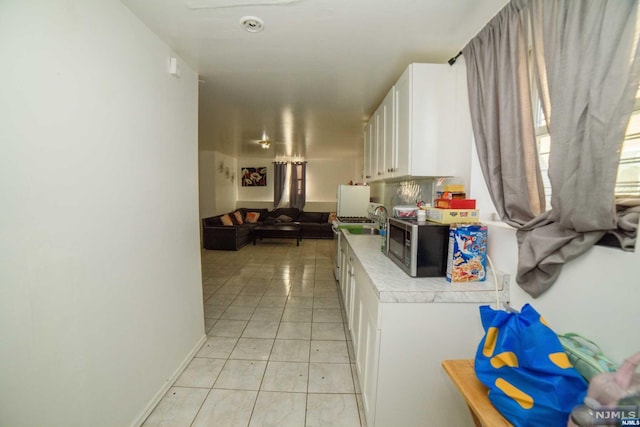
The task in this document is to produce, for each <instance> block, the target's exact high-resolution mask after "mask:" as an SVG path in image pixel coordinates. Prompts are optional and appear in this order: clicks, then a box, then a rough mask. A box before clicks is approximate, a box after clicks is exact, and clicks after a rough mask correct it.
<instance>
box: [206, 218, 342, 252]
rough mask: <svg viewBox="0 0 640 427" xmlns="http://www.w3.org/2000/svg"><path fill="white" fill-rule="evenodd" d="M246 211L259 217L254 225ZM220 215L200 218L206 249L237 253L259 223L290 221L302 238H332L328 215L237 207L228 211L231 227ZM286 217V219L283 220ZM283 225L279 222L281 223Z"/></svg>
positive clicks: (246, 242) (251, 237) (250, 240)
mask: <svg viewBox="0 0 640 427" xmlns="http://www.w3.org/2000/svg"><path fill="white" fill-rule="evenodd" d="M234 212H239V213H240V215H241V216H242V220H243V223H242V224H239V223H238V221H237V220H236V217H235V215H234ZM248 212H257V213H259V214H260V216H259V218H258V220H257V222H256V223H247V222H245V219H246V218H247V213H248ZM223 215H225V214H222V215H216V216H212V217H209V218H203V219H202V242H203V246H204V248H205V249H218V250H228V251H237V250H239V249H241V248H242V247H243V246H245V245H247V244H249V243H250V242H252V241H253V229H254V228H255V227H256V226H257V225H260V224H276V223H286V222H288V218H290V219H291V220H290V222H295V223H297V224H299V225H300V237H301V238H302V239H333V230H332V229H331V223H330V222H329V212H304V211H301V210H299V209H296V208H279V209H275V210H273V211H269V210H268V209H252V208H238V209H236V210H235V211H233V212H229V213H227V214H226V215H229V218H230V219H231V220H232V222H233V225H223V224H222V216H223ZM285 217H286V218H285ZM283 220H284V221H285V222H282V221H283Z"/></svg>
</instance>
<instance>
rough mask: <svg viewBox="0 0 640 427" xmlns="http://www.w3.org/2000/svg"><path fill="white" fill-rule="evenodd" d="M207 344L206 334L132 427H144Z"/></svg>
mask: <svg viewBox="0 0 640 427" xmlns="http://www.w3.org/2000/svg"><path fill="white" fill-rule="evenodd" d="M205 342H207V335H206V334H205V335H203V336H202V338H200V339H199V340H198V342H197V343H196V345H195V346H194V347H193V348H192V349H191V351H190V352H189V354H187V356H186V357H185V358H184V360H183V361H182V363H180V365H178V367H177V368H176V370H175V371H174V372H173V374H172V375H171V377H169V379H168V380H167V381H166V382H165V383H164V384H163V385H162V387H161V388H160V390H158V392H157V393H156V394H155V396H153V399H151V401H150V402H149V403H148V404H147V406H146V408H144V411H142V413H141V414H140V415H139V416H138V418H137V419H136V420H135V421H134V422H133V423H131V427H140V426H141V425H142V423H143V422H144V420H146V419H147V417H148V416H149V414H151V411H153V409H154V408H155V407H156V405H157V404H158V402H160V400H161V399H162V397H163V396H164V395H165V393H166V392H167V391H168V390H169V389H170V388H171V386H172V385H173V383H175V382H176V380H177V379H178V377H179V376H180V375H181V374H182V372H183V371H184V370H185V369H186V368H187V365H189V362H191V359H193V357H194V356H195V355H196V353H198V351H200V348H202V346H203V345H204V343H205Z"/></svg>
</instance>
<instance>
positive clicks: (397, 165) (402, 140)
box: [393, 67, 411, 176]
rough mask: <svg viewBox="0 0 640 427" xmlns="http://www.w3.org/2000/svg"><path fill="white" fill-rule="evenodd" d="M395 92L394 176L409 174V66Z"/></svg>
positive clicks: (395, 87)
mask: <svg viewBox="0 0 640 427" xmlns="http://www.w3.org/2000/svg"><path fill="white" fill-rule="evenodd" d="M394 92H395V113H396V114H395V128H396V143H395V147H394V155H395V162H394V167H393V169H394V173H393V174H394V176H403V175H408V174H409V167H410V155H409V153H410V151H409V150H410V146H411V132H410V129H411V68H410V67H409V68H407V70H406V71H405V72H404V73H403V74H402V76H401V77H400V79H399V80H398V82H397V83H396V85H395V86H394Z"/></svg>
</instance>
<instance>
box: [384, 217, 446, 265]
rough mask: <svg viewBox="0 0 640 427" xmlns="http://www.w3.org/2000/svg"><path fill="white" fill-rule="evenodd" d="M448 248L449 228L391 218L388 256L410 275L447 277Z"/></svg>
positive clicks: (388, 230)
mask: <svg viewBox="0 0 640 427" xmlns="http://www.w3.org/2000/svg"><path fill="white" fill-rule="evenodd" d="M448 249H449V226H448V225H443V224H437V223H435V222H429V221H427V222H418V221H416V220H410V219H396V218H389V223H388V227H387V256H388V257H389V258H390V259H391V261H393V262H394V263H396V264H397V265H398V266H399V267H400V268H401V269H402V270H404V271H405V272H406V273H407V274H408V275H409V276H412V277H438V276H445V275H446V270H447V251H448Z"/></svg>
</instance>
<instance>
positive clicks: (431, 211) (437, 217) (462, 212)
mask: <svg viewBox="0 0 640 427" xmlns="http://www.w3.org/2000/svg"><path fill="white" fill-rule="evenodd" d="M427 219H428V220H429V221H433V222H438V223H440V224H457V223H477V222H480V218H479V211H478V209H441V208H427Z"/></svg>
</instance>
